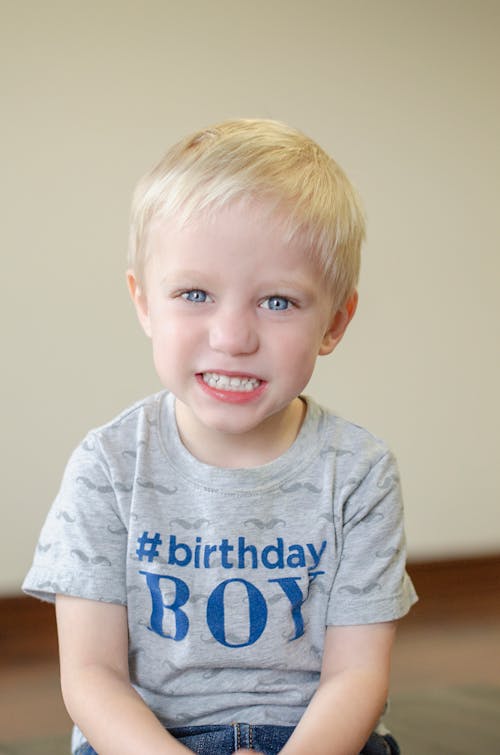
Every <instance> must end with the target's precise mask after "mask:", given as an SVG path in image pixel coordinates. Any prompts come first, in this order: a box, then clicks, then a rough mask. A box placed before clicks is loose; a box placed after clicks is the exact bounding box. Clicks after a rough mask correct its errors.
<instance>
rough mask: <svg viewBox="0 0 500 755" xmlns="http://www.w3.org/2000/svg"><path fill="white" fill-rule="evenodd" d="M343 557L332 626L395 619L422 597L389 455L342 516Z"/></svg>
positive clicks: (369, 475)
mask: <svg viewBox="0 0 500 755" xmlns="http://www.w3.org/2000/svg"><path fill="white" fill-rule="evenodd" d="M339 519H340V521H341V524H340V526H341V527H342V533H341V538H340V542H341V543H342V546H341V547H342V553H341V558H340V564H339V568H338V570H337V573H336V576H335V579H334V582H333V586H332V591H331V594H330V600H329V605H328V610H327V624H329V625H349V624H367V623H375V622H379V621H392V620H394V619H397V618H400V617H401V616H403V615H404V614H405V613H407V612H408V611H409V609H410V607H411V606H412V604H413V603H415V602H416V600H417V596H416V593H415V590H414V588H413V585H412V583H411V580H410V578H409V577H408V575H407V573H406V570H405V562H406V545H405V534H404V526H403V504H402V498H401V489H400V481H399V473H398V469H397V464H396V461H395V459H394V457H393V455H392V454H391V453H390V452H386V453H385V454H384V455H383V456H382V457H381V458H380V459H379V460H378V461H377V462H376V463H375V464H373V465H372V466H371V467H370V469H369V471H368V472H367V474H366V475H364V477H363V478H362V479H361V480H360V481H359V484H357V485H356V486H355V489H354V490H353V492H352V493H351V494H350V495H349V497H348V498H347V500H346V501H345V502H344V505H343V507H342V513H341V514H340V516H339Z"/></svg>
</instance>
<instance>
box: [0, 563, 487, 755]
mask: <svg viewBox="0 0 500 755" xmlns="http://www.w3.org/2000/svg"><path fill="white" fill-rule="evenodd" d="M418 576H419V579H417V578H416V575H415V576H414V578H415V582H416V583H417V588H418V587H419V581H420V585H421V589H420V593H421V594H422V592H423V593H424V595H426V594H427V590H428V587H427V586H426V583H425V574H424V573H423V572H422V574H420V575H418ZM490 577H491V574H489V577H488V579H489V578H490ZM445 581H446V580H445ZM493 587H494V589H493V594H492V593H491V591H490V590H489V588H488V587H487V588H485V589H484V594H483V597H482V598H481V595H480V593H481V589H478V590H476V593H475V595H474V598H473V599H471V601H469V602H467V604H465V603H464V602H463V601H461V600H460V599H457V596H456V595H454V596H453V598H452V600H450V597H449V596H450V591H449V590H448V591H447V590H446V589H445V590H444V592H443V595H442V596H441V597H439V595H438V596H436V594H435V592H433V597H429V596H428V597H429V599H428V600H426V601H425V602H423V601H422V600H421V603H420V604H419V605H418V606H417V607H416V608H415V609H414V611H413V612H412V614H410V616H409V617H407V618H405V619H403V620H402V621H401V622H400V626H399V630H398V636H397V640H396V646H395V651H394V656H393V671H392V690H391V699H392V705H391V710H390V712H389V715H388V723H389V725H390V727H391V729H392V730H393V731H394V733H395V735H396V736H397V738H398V740H399V742H400V744H401V745H402V751H403V755H482V754H483V753H488V755H495V754H496V753H499V754H500V601H499V595H500V593H499V592H498V590H497V588H498V583H497V582H495V584H494V585H493ZM445 593H446V595H445ZM478 594H479V597H478ZM486 595H487V599H486ZM443 596H444V597H443ZM446 596H448V597H446ZM433 601H434V603H433ZM2 603H3V604H4V608H5V601H2ZM471 604H472V610H471ZM22 605H23V606H24V607H25V608H24V609H23V610H25V615H24V616H23V625H25V626H28V627H29V629H30V631H31V633H33V632H34V631H35V632H36V631H37V627H38V638H39V642H38V644H37V645H36V646H33V647H31V650H29V649H27V647H26V645H25V641H24V639H23V636H22V632H21V633H20V634H17V635H14V633H13V631H12V627H10V628H9V621H8V620H7V619H6V617H7V613H6V612H5V611H4V612H3V616H2V625H3V628H4V637H3V640H5V638H7V641H5V642H2V637H0V643H1V645H0V647H2V649H3V650H4V651H5V649H6V647H7V646H8V648H9V652H8V653H5V652H4V653H3V655H0V701H1V703H0V755H11V754H12V755H39V754H40V755H42V754H43V755H59V753H63V752H69V746H68V747H67V746H66V738H67V737H68V735H69V732H70V729H71V722H70V720H69V718H68V716H67V714H66V712H65V710H64V706H63V703H62V700H61V695H60V691H59V680H58V665H57V658H56V640H55V634H54V624H53V616H52V614H51V611H52V608H51V607H47V606H44V607H43V610H44V612H45V613H44V617H45V618H44V620H43V621H41V620H40V618H39V614H37V616H36V617H33V616H32V615H31V613H30V611H31V607H32V606H33V605H34V604H32V603H31V601H29V600H28V601H27V603H23V604H22ZM39 605H41V604H36V606H37V611H38V610H39V608H38V606H39ZM16 611H17V613H18V614H19V604H17V608H16ZM15 621H16V622H19V616H17V618H16V620H15ZM30 622H32V623H31V626H30ZM5 627H7V628H5ZM0 634H1V632H0ZM9 638H10V639H9ZM51 742H53V744H51ZM138 755H142V754H141V753H138Z"/></svg>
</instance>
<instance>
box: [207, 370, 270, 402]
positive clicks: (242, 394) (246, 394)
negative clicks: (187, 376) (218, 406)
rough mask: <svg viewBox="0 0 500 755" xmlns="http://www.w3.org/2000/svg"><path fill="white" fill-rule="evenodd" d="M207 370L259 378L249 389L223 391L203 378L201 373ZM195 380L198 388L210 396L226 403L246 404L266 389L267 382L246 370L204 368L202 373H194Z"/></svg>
mask: <svg viewBox="0 0 500 755" xmlns="http://www.w3.org/2000/svg"><path fill="white" fill-rule="evenodd" d="M207 372H214V373H216V374H217V375H226V376H227V377H246V378H252V379H254V380H259V381H260V383H259V385H258V386H257V387H256V388H254V389H253V390H251V391H225V390H223V389H222V388H212V387H211V386H210V385H208V384H207V383H205V381H204V380H203V374H206V373H207ZM196 380H197V382H198V385H199V386H200V388H201V389H202V390H203V391H204V393H206V394H207V395H208V396H210V397H211V398H214V399H216V400H217V401H221V402H223V403H226V404H247V403H250V402H252V401H255V400H256V399H258V398H259V397H260V396H261V395H262V393H263V392H264V391H265V390H266V387H267V382H266V381H265V380H262V379H261V378H259V377H257V376H256V375H252V374H251V373H248V372H235V371H228V370H205V371H204V372H203V373H201V372H199V373H197V374H196Z"/></svg>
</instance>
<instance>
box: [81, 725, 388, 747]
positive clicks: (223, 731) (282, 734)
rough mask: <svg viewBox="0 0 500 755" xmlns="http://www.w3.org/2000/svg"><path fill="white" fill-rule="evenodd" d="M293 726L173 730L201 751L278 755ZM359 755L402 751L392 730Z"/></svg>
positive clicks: (371, 741)
mask: <svg viewBox="0 0 500 755" xmlns="http://www.w3.org/2000/svg"><path fill="white" fill-rule="evenodd" d="M293 730H294V727H293V726H263V725H255V726H254V725H253V724H231V725H230V726H226V725H221V726H179V727H177V728H174V729H169V731H170V734H172V736H173V737H175V738H176V739H177V740H178V741H179V742H182V744H183V745H185V746H186V747H188V748H189V749H190V750H192V751H193V752H196V753H198V755H231V754H232V753H233V752H234V751H235V750H239V749H240V748H241V747H246V748H247V749H249V750H255V751H256V752H260V753H264V755H278V753H279V752H280V750H281V749H282V748H283V747H284V746H285V744H286V743H287V740H288V738H289V737H290V736H291V735H292V733H293ZM76 755H97V753H96V751H95V750H93V749H92V747H91V746H90V745H89V744H85V745H82V746H81V747H79V748H78V750H77V752H76ZM360 755H400V750H399V747H398V745H397V743H396V741H395V740H394V739H393V738H392V737H391V735H390V734H386V735H384V736H382V735H381V734H376V733H375V732H374V733H373V734H372V735H371V737H370V739H369V740H368V742H367V743H366V745H365V746H364V747H363V749H362V750H361V753H360Z"/></svg>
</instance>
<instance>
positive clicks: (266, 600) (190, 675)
mask: <svg viewBox="0 0 500 755" xmlns="http://www.w3.org/2000/svg"><path fill="white" fill-rule="evenodd" d="M23 588H24V590H25V591H26V592H28V593H30V594H32V595H35V596H37V597H39V598H42V599H44V600H54V596H55V594H56V593H63V594H67V595H75V596H80V597H82V598H88V599H92V600H99V601H105V602H111V603H120V604H123V605H126V606H127V609H128V625H129V634H130V647H129V656H130V673H131V679H132V682H133V684H134V686H135V687H136V689H137V691H138V692H139V694H140V695H141V696H142V697H143V698H144V700H145V702H146V703H147V705H148V706H149V707H150V708H151V709H152V710H153V711H154V713H155V714H156V715H157V716H158V718H159V719H160V720H161V721H162V722H163V724H164V725H165V726H167V727H172V726H179V725H201V724H223V723H231V722H233V721H246V722H250V723H254V724H259V723H261V724H265V723H271V724H281V725H295V724H297V722H298V721H299V719H300V717H301V715H302V714H303V712H304V710H305V708H306V706H307V704H308V703H309V701H310V699H311V697H312V695H313V693H314V691H315V689H316V688H317V685H318V681H319V672H320V668H321V657H322V649H323V639H324V634H325V626H326V625H346V624H365V623H372V622H379V621H389V620H392V619H396V618H398V617H401V616H402V615H404V614H405V613H406V612H407V611H408V610H409V608H410V606H411V605H412V603H414V602H415V600H416V596H415V592H414V590H413V586H412V585H411V582H410V580H409V578H408V576H407V575H406V573H405V544H404V531H403V511H402V503H401V496H400V488H399V478H398V472H397V467H396V464H395V461H394V458H393V456H392V455H391V453H390V452H389V451H388V449H387V447H386V446H385V445H384V444H383V443H382V442H381V441H380V440H378V439H376V438H374V437H373V436H372V435H370V434H369V433H368V432H367V431H366V430H363V429H362V428H360V427H358V426H356V425H353V424H350V423H348V422H346V421H344V420H342V419H340V418H339V417H336V416H334V415H332V414H331V413H329V412H327V411H326V410H324V409H322V408H321V407H319V406H318V405H317V404H315V403H314V402H313V401H311V400H310V399H307V413H306V417H305V420H304V423H303V426H302V428H301V430H300V433H299V435H298V437H297V439H296V441H295V442H294V444H293V445H292V446H291V447H290V448H289V449H288V451H287V452H286V453H285V454H283V455H282V456H280V457H279V458H277V459H275V460H274V461H272V462H270V463H268V464H265V465H263V466H260V467H257V468H253V469H221V468H217V467H212V466H209V465H207V464H203V463H201V462H200V461H198V460H197V459H195V458H193V456H191V454H190V453H189V452H188V451H187V450H186V448H185V447H184V446H183V445H182V442H181V440H180V438H179V435H178V432H177V427H176V422H175V412H174V398H173V396H172V395H171V394H168V393H166V392H161V393H159V394H157V395H154V396H151V397H149V398H147V399H145V400H144V401H142V402H140V403H138V404H136V405H135V406H133V407H132V408H130V409H128V410H127V411H125V412H124V413H122V414H121V415H120V416H119V417H118V418H117V419H115V420H114V421H113V422H111V423H109V424H107V425H105V426H104V427H102V428H100V429H98V430H95V431H93V432H91V433H89V435H88V436H87V437H86V438H85V440H84V441H83V443H82V444H81V445H80V446H79V447H78V448H77V449H76V450H75V452H74V453H73V455H72V456H71V459H70V461H69V463H68V466H67V468H66V471H65V474H64V478H63V481H62V485H61V489H60V491H59V494H58V496H57V498H56V500H55V502H54V504H53V506H52V509H51V511H50V513H49V515H48V517H47V520H46V522H45V525H44V527H43V530H42V532H41V535H40V540H39V543H38V546H37V549H36V554H35V559H34V563H33V566H32V568H31V570H30V572H29V574H28V576H27V577H26V580H25V582H24V585H23Z"/></svg>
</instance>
